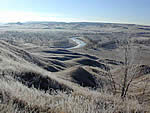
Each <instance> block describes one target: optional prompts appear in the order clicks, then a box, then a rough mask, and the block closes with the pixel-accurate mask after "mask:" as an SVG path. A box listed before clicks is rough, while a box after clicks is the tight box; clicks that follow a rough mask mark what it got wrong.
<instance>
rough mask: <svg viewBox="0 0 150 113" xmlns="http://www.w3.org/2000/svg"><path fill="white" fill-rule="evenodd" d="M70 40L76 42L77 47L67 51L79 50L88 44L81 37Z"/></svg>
mask: <svg viewBox="0 0 150 113" xmlns="http://www.w3.org/2000/svg"><path fill="white" fill-rule="evenodd" d="M70 40H72V41H74V42H75V43H76V44H77V45H76V46H74V47H70V48H67V49H77V48H81V47H84V46H85V45H86V43H85V42H84V41H82V40H80V39H79V37H72V38H70Z"/></svg>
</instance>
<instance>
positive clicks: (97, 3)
mask: <svg viewBox="0 0 150 113" xmlns="http://www.w3.org/2000/svg"><path fill="white" fill-rule="evenodd" d="M149 5H150V0H0V23H4V22H18V21H19V22H26V21H56V22H57V21H58V22H109V23H131V24H145V25H150V13H149V12H150V6H149Z"/></svg>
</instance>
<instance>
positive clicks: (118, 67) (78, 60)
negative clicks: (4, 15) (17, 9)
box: [0, 22, 150, 113]
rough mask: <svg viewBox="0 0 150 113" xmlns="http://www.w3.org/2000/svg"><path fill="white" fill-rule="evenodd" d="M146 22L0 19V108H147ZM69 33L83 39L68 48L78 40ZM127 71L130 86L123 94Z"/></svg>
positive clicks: (100, 111)
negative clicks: (0, 21) (6, 21)
mask: <svg viewBox="0 0 150 113" xmlns="http://www.w3.org/2000/svg"><path fill="white" fill-rule="evenodd" d="M149 28H150V26H142V25H134V24H133V25H132V24H109V23H59V22H56V23H55V22H28V23H23V24H17V23H9V24H5V25H1V26H0V112H2V113H149V112H150V108H149V106H150V95H149V92H150V88H149V86H150V83H149V80H150V60H149V59H150V52H149V46H150V43H149V37H150V30H149ZM72 37H80V40H82V41H84V42H85V43H86V45H85V46H84V47H82V48H74V49H69V50H68V49H67V48H70V47H74V46H76V45H77V44H76V43H75V42H74V41H73V40H71V39H70V38H72ZM126 41H127V42H129V43H126ZM126 45H128V46H126ZM125 47H129V48H128V51H127V54H125V52H126V51H125V50H126V48H125ZM126 55H127V57H126ZM125 58H127V64H126V60H125ZM126 70H127V71H126ZM126 72H127V77H126V87H127V86H128V84H129V88H128V90H127V92H126V93H127V94H126V95H125V97H121V94H122V88H123V86H124V84H123V83H124V80H125V79H124V77H125V73H126ZM130 81H131V82H130ZM126 87H125V88H126Z"/></svg>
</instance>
